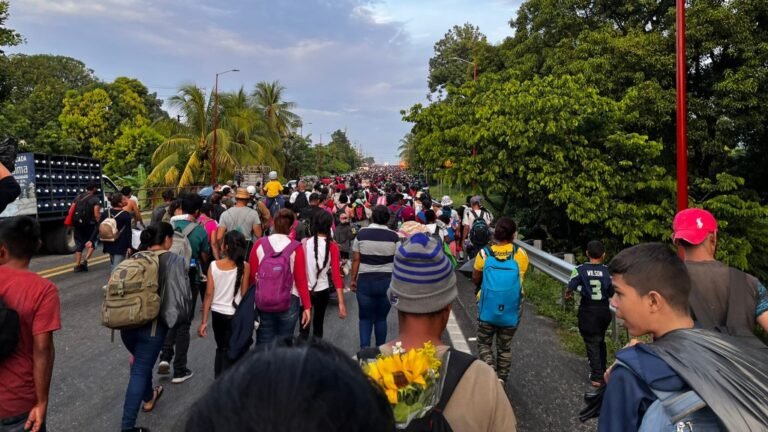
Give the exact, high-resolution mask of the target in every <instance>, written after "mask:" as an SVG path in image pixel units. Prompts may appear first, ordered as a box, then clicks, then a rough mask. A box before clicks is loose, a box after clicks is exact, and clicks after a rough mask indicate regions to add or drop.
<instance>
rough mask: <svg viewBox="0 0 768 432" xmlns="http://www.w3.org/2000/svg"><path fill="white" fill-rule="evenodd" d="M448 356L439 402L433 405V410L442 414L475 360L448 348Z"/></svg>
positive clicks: (470, 356)
mask: <svg viewBox="0 0 768 432" xmlns="http://www.w3.org/2000/svg"><path fill="white" fill-rule="evenodd" d="M448 352H449V353H450V356H449V357H448V367H447V368H446V370H445V381H443V392H442V393H441V394H440V401H438V402H437V405H435V408H433V409H434V410H436V411H438V412H440V413H442V412H443V411H445V407H446V406H447V405H448V401H450V400H451V396H453V392H454V391H455V390H456V387H457V386H458V385H459V381H461V377H463V376H464V373H465V372H466V371H467V369H469V367H470V366H471V365H472V363H474V362H475V360H477V359H476V358H475V357H474V356H472V355H470V354H467V353H463V352H461V351H459V350H456V349H453V348H450V349H449V350H448Z"/></svg>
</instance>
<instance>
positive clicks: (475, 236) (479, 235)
mask: <svg viewBox="0 0 768 432" xmlns="http://www.w3.org/2000/svg"><path fill="white" fill-rule="evenodd" d="M471 212H472V215H473V216H474V217H475V220H474V221H473V222H472V226H471V227H470V228H469V241H470V242H471V243H472V244H473V245H474V246H476V247H477V248H482V247H484V246H485V245H487V244H488V243H490V242H491V229H490V228H489V227H488V222H486V221H485V210H480V215H479V216H478V215H477V213H475V211H474V210H471Z"/></svg>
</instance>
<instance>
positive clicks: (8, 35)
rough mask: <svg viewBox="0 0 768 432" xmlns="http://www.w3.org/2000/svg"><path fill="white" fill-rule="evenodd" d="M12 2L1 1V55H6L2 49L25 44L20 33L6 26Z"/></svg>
mask: <svg viewBox="0 0 768 432" xmlns="http://www.w3.org/2000/svg"><path fill="white" fill-rule="evenodd" d="M9 5H10V2H8V1H7V0H2V1H0V55H3V54H5V52H4V51H3V50H2V47H8V46H16V45H19V44H21V43H23V42H24V38H23V37H22V36H21V34H20V33H19V32H17V31H16V30H14V29H10V28H8V27H6V26H5V22H6V21H8V7H9Z"/></svg>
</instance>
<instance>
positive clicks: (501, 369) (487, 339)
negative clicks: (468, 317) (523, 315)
mask: <svg viewBox="0 0 768 432" xmlns="http://www.w3.org/2000/svg"><path fill="white" fill-rule="evenodd" d="M516 331H517V327H496V326H494V325H490V324H486V323H484V322H478V323H477V354H478V357H480V360H482V361H484V362H486V363H488V364H489V365H491V367H492V368H493V369H494V370H495V371H496V375H498V377H499V378H500V379H502V380H504V381H506V380H507V377H509V368H510V367H511V366H512V338H513V337H514V336H515V332H516ZM494 338H495V339H496V355H495V356H494V352H493V341H494Z"/></svg>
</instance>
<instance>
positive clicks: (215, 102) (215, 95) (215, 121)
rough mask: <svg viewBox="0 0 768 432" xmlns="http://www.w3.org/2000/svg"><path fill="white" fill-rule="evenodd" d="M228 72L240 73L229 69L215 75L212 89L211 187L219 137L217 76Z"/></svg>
mask: <svg viewBox="0 0 768 432" xmlns="http://www.w3.org/2000/svg"><path fill="white" fill-rule="evenodd" d="M230 72H240V69H230V70H227V71H224V72H219V73H217V74H216V84H215V85H214V87H213V157H212V158H211V186H213V185H214V184H216V137H217V136H218V135H219V75H224V74H225V73H230Z"/></svg>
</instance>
